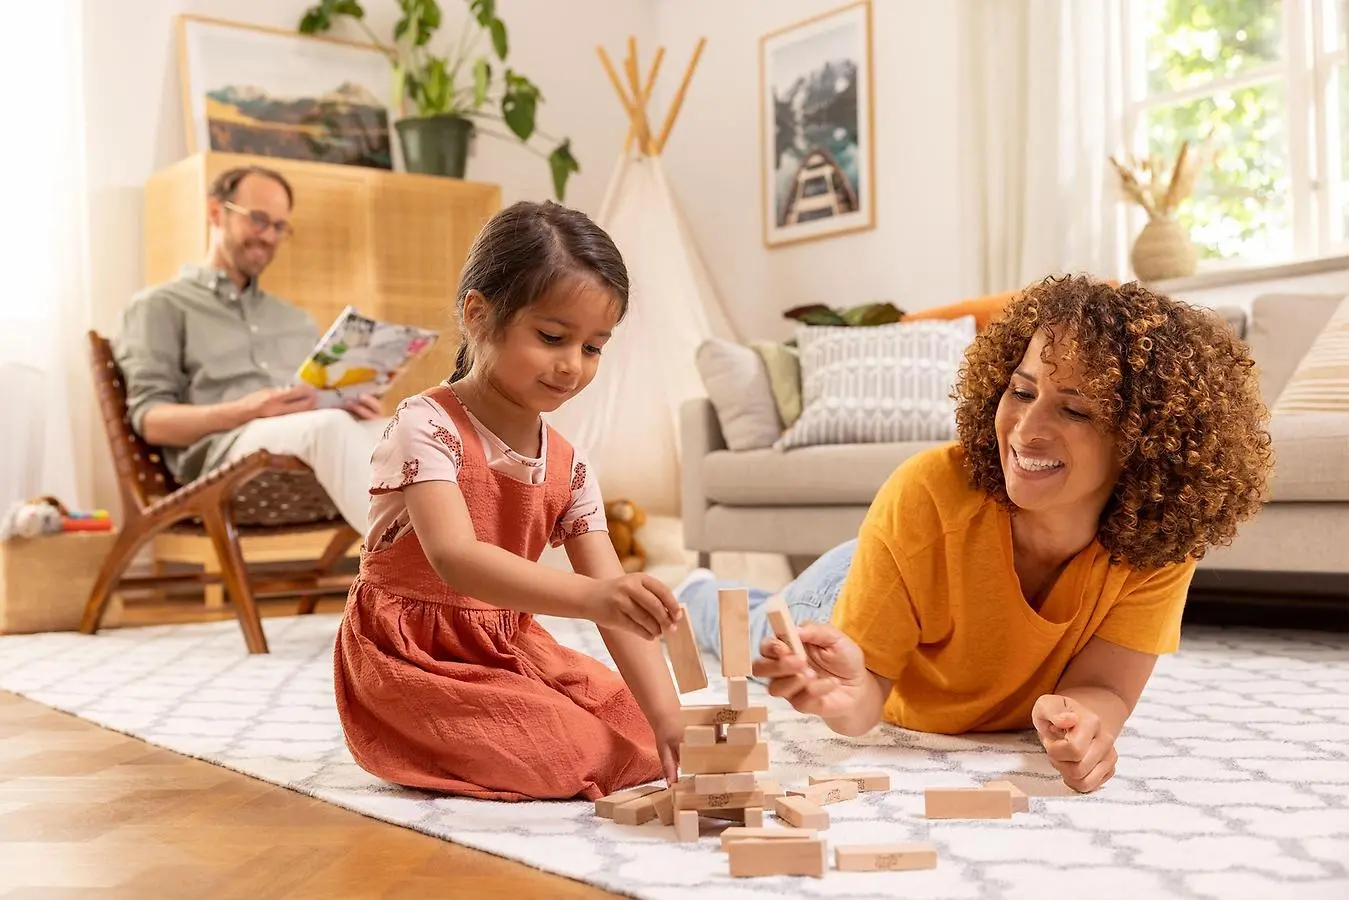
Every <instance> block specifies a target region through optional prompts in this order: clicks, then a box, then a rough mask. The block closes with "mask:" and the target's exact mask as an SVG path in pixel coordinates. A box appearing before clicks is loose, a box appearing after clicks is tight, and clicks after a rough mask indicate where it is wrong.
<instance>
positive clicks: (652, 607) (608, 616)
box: [586, 572, 680, 638]
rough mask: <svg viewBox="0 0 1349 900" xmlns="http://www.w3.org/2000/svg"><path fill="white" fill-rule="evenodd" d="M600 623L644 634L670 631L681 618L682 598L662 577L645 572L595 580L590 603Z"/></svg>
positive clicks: (592, 617) (594, 618)
mask: <svg viewBox="0 0 1349 900" xmlns="http://www.w3.org/2000/svg"><path fill="white" fill-rule="evenodd" d="M586 609H587V611H588V613H589V616H588V617H589V618H590V620H591V621H593V622H594V623H595V624H596V625H602V626H604V627H606V628H619V629H622V630H624V631H630V632H632V633H633V634H636V635H639V636H640V637H644V638H657V637H660V636H661V635H662V634H667V633H669V631H670V630H671V629H672V628H673V626H674V623H675V622H677V621H679V616H680V611H679V601H678V600H676V599H675V596H674V593H673V592H672V591H671V590H670V589H669V588H668V587H666V586H665V585H664V584H663V583H661V582H660V581H659V580H658V579H655V578H652V577H651V576H650V575H647V574H644V573H642V572H631V573H629V574H627V575H621V576H619V577H618V578H606V579H602V580H597V581H595V583H594V585H593V586H592V587H591V589H590V596H589V598H588V602H587V604H586Z"/></svg>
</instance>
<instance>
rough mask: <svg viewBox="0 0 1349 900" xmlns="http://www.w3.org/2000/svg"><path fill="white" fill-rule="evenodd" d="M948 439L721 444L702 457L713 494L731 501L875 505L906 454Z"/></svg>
mask: <svg viewBox="0 0 1349 900" xmlns="http://www.w3.org/2000/svg"><path fill="white" fill-rule="evenodd" d="M944 443H946V442H943V441H911V442H905V443H897V444H826V445H821V446H818V447H801V448H799V449H796V450H793V451H791V452H790V453H782V452H780V451H776V450H748V451H744V452H741V453H734V452H732V451H730V450H716V451H713V452H712V453H709V454H707V455H706V456H704V457H703V460H702V476H703V478H702V482H703V486H704V491H705V494H706V496H707V498H708V499H709V500H711V501H713V502H715V503H724V504H727V505H729V506H798V505H823V506H836V505H840V504H843V505H846V504H862V505H870V504H871V501H872V500H874V499H875V497H876V491H878V490H880V487H881V485H883V484H884V483H885V479H887V478H889V477H890V473H891V472H893V471H894V470H895V468H896V467H897V466H898V465H899V464H900V463H902V462H903V461H904V460H906V459H908V458H909V457H910V456H913V455H914V454H915V453H919V452H921V451H923V450H927V449H930V448H932V447H940V446H942V445H943V444H944Z"/></svg>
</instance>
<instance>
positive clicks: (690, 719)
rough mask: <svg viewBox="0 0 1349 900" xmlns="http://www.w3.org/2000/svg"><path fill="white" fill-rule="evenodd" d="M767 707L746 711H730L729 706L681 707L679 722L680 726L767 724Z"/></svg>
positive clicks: (756, 707) (754, 707)
mask: <svg viewBox="0 0 1349 900" xmlns="http://www.w3.org/2000/svg"><path fill="white" fill-rule="evenodd" d="M767 721H768V707H766V706H751V707H749V708H748V709H731V708H730V707H729V706H722V705H711V706H699V705H690V706H681V707H680V708H679V722H680V724H681V725H685V726H688V725H736V724H739V723H746V724H748V723H750V722H759V723H761V722H767Z"/></svg>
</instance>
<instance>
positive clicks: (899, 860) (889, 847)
mask: <svg viewBox="0 0 1349 900" xmlns="http://www.w3.org/2000/svg"><path fill="white" fill-rule="evenodd" d="M834 868H836V869H838V870H839V871H840V872H904V871H912V870H914V869H935V868H937V848H936V847H934V846H933V845H931V844H840V845H839V846H837V847H835V848H834Z"/></svg>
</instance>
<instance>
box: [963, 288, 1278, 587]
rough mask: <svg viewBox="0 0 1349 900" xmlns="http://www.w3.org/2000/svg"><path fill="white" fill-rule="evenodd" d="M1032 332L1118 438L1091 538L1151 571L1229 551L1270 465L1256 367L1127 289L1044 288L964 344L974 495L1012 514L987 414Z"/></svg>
mask: <svg viewBox="0 0 1349 900" xmlns="http://www.w3.org/2000/svg"><path fill="white" fill-rule="evenodd" d="M1042 328H1043V329H1044V330H1045V335H1046V343H1045V350H1046V351H1048V350H1049V349H1050V347H1054V348H1055V349H1057V350H1058V353H1059V355H1060V358H1061V359H1063V360H1065V361H1066V360H1072V361H1073V366H1074V368H1075V369H1076V370H1077V371H1078V372H1079V373H1081V374H1082V376H1083V384H1082V386H1081V390H1082V393H1083V394H1084V396H1086V397H1088V398H1089V399H1091V400H1093V401H1094V402H1095V403H1096V404H1097V405H1098V407H1099V409H1100V410H1101V413H1102V415H1101V419H1100V420H1099V421H1098V427H1100V428H1102V429H1104V430H1106V431H1108V432H1110V433H1112V434H1113V436H1114V437H1115V440H1116V445H1117V447H1118V453H1119V462H1120V464H1121V467H1122V471H1121V474H1120V477H1119V480H1118V482H1117V483H1116V485H1115V489H1114V492H1113V493H1112V495H1111V497H1110V499H1109V501H1108V502H1107V504H1106V507H1105V509H1104V511H1103V512H1102V513H1101V523H1100V529H1099V531H1098V535H1097V536H1098V539H1099V540H1100V542H1101V545H1102V546H1103V547H1105V549H1106V550H1107V551H1109V553H1110V557H1111V561H1112V562H1116V563H1117V562H1119V561H1121V560H1123V561H1126V562H1127V563H1128V564H1129V565H1131V566H1133V567H1135V568H1139V569H1156V568H1161V567H1162V566H1165V565H1169V564H1172V563H1177V562H1181V561H1184V560H1186V559H1201V558H1202V557H1203V556H1204V554H1205V553H1206V552H1207V551H1208V549H1209V548H1210V547H1211V546H1217V545H1223V544H1228V543H1231V541H1232V539H1233V538H1234V537H1235V536H1236V531H1237V525H1238V524H1239V523H1241V522H1242V521H1244V520H1246V519H1248V518H1250V517H1251V516H1253V515H1255V513H1256V512H1258V511H1259V509H1260V507H1261V504H1262V503H1263V502H1264V499H1265V495H1266V491H1267V488H1268V479H1269V473H1270V469H1271V466H1272V464H1273V454H1272V452H1271V450H1270V438H1269V434H1268V432H1267V431H1266V430H1265V426H1266V424H1267V420H1268V416H1269V413H1268V410H1267V409H1266V407H1265V404H1264V402H1263V401H1262V400H1261V398H1260V390H1259V386H1258V380H1257V375H1256V372H1255V368H1254V363H1253V362H1252V360H1251V358H1250V354H1249V352H1248V351H1247V348H1246V346H1245V345H1244V344H1243V343H1242V342H1241V341H1240V340H1239V339H1238V338H1237V337H1236V335H1235V334H1234V333H1233V332H1232V330H1231V328H1230V327H1228V325H1227V324H1226V323H1225V322H1224V321H1223V320H1222V319H1221V318H1219V317H1218V316H1217V315H1215V314H1213V313H1212V312H1211V311H1208V310H1203V309H1200V308H1196V307H1192V306H1188V305H1186V304H1183V303H1178V302H1176V301H1175V300H1172V299H1170V298H1169V297H1165V296H1162V295H1160V294H1155V293H1153V292H1151V291H1149V290H1147V289H1146V288H1144V287H1142V286H1141V285H1139V284H1137V283H1129V284H1125V285H1123V286H1119V287H1116V286H1113V285H1110V284H1106V283H1103V282H1100V281H1095V280H1093V279H1090V278H1087V277H1085V276H1080V275H1079V276H1062V277H1058V276H1053V277H1050V278H1046V279H1045V280H1044V281H1042V282H1040V283H1038V284H1033V285H1031V286H1030V287H1028V288H1026V289H1025V290H1024V291H1022V292H1021V293H1020V294H1018V295H1017V296H1016V297H1015V298H1014V299H1013V300H1012V301H1011V302H1010V303H1009V305H1008V307H1007V309H1006V311H1005V312H1004V314H1003V315H1002V316H1000V317H999V318H998V319H996V320H994V321H993V322H991V323H990V324H989V325H988V326H987V327H986V328H985V329H984V330H983V332H981V333H980V334H979V335H978V336H977V337H976V338H975V340H974V342H973V343H972V344H971V345H970V347H969V349H968V350H967V351H966V353H965V360H964V363H963V364H962V366H961V370H960V376H959V379H958V382H957V385H956V389H955V392H954V394H953V399H955V401H956V424H957V430H958V432H959V436H960V443H961V445H962V446H963V448H964V450H965V453H966V455H967V457H968V460H969V466H970V470H971V473H970V474H971V480H972V483H973V485H974V486H975V487H976V488H978V489H980V490H983V491H984V492H986V493H988V494H989V495H990V496H992V497H994V498H995V499H997V500H998V501H999V502H1001V503H1003V504H1004V505H1005V506H1007V507H1009V508H1014V507H1013V504H1012V502H1011V500H1010V499H1009V498H1008V496H1007V488H1006V485H1005V484H1004V482H1003V471H1002V460H1001V456H1000V454H999V452H998V438H997V435H996V433H995V431H994V417H995V416H996V414H997V410H998V403H999V401H1000V400H1001V398H1002V395H1003V393H1004V392H1005V391H1006V390H1007V386H1008V383H1009V382H1010V381H1011V377H1012V373H1013V371H1015V369H1016V368H1017V366H1018V365H1019V364H1020V363H1021V361H1022V359H1023V358H1024V356H1025V353H1026V348H1027V346H1028V345H1029V344H1030V342H1031V338H1032V336H1033V335H1034V334H1035V333H1036V331H1037V330H1039V329H1042ZM1046 361H1048V360H1046Z"/></svg>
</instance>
